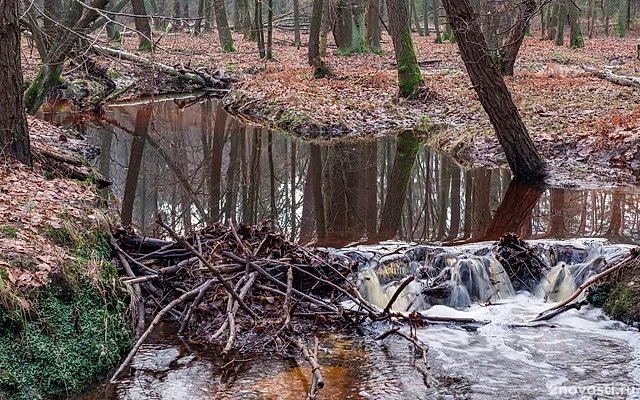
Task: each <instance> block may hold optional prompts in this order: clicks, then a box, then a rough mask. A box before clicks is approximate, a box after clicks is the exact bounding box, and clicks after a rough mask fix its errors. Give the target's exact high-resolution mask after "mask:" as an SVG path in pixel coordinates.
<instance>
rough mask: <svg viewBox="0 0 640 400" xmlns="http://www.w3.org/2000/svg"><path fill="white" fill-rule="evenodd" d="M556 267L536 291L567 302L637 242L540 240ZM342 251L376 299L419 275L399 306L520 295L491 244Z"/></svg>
mask: <svg viewBox="0 0 640 400" xmlns="http://www.w3.org/2000/svg"><path fill="white" fill-rule="evenodd" d="M532 245H533V246H538V248H540V249H541V251H542V257H543V258H544V259H545V261H549V263H550V264H549V265H552V267H551V268H550V269H549V270H547V271H545V277H543V278H542V279H541V281H540V282H539V284H538V286H537V288H536V290H535V295H537V296H538V297H541V298H544V299H545V300H547V301H555V302H557V301H563V300H565V299H567V298H568V297H569V296H571V294H573V293H574V292H575V290H576V288H577V287H578V286H579V285H581V284H582V283H584V282H585V281H586V280H587V279H589V278H590V277H591V276H593V275H595V274H597V273H600V272H602V271H603V270H604V269H605V268H606V267H607V266H608V265H610V264H611V263H614V262H616V261H618V260H620V259H622V258H623V257H625V256H626V255H627V254H628V253H629V249H630V247H632V246H626V245H606V244H605V243H603V242H602V241H588V242H579V241H577V240H576V241H565V242H560V241H556V242H549V241H545V242H542V241H540V242H534V243H532ZM387 246H389V245H386V246H385V247H383V248H378V249H376V248H375V247H366V248H364V249H356V250H354V249H350V250H348V251H345V250H343V251H340V250H338V251H337V252H336V253H337V254H338V255H339V256H343V257H348V258H350V259H351V260H354V261H356V263H357V264H358V266H359V268H358V269H359V272H358V273H357V279H356V282H357V285H358V287H359V289H360V291H361V293H362V294H363V296H365V298H367V299H368V300H369V301H370V302H371V303H372V304H375V305H376V306H378V307H380V308H384V307H385V306H386V305H387V303H388V302H389V300H390V299H391V297H392V296H393V294H394V293H395V292H396V290H397V288H398V286H399V285H400V283H401V281H402V280H403V279H404V278H405V277H406V276H409V275H414V276H415V277H416V278H418V279H416V280H415V281H413V282H412V283H411V284H410V285H408V286H407V287H406V288H405V289H404V290H403V292H402V294H401V295H400V297H399V298H398V299H397V300H396V302H395V303H394V306H393V309H394V311H414V310H415V311H419V310H424V309H427V308H429V307H431V306H433V305H445V306H449V307H453V308H457V309H464V308H467V307H468V306H470V305H471V304H473V303H486V302H496V301H497V300H501V299H506V298H508V297H512V296H514V295H515V290H514V287H513V285H512V283H511V281H510V279H509V276H508V274H507V272H506V271H505V269H504V267H503V265H502V264H501V263H500V262H499V261H498V259H496V257H495V256H494V254H493V253H492V251H491V248H490V247H489V246H488V245H487V246H485V247H480V245H479V244H476V245H474V246H461V247H458V248H435V247H426V246H413V247H411V246H408V245H406V244H405V245H402V246H398V247H397V248H395V249H394V248H389V247H387Z"/></svg>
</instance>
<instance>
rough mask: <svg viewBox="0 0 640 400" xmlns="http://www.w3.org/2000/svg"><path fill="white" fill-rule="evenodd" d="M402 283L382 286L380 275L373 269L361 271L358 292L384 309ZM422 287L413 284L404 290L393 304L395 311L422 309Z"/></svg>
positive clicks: (418, 284) (415, 283)
mask: <svg viewBox="0 0 640 400" xmlns="http://www.w3.org/2000/svg"><path fill="white" fill-rule="evenodd" d="M399 286H400V281H396V282H392V283H389V284H387V285H384V286H383V285H381V284H380V279H379V278H378V274H377V273H376V272H375V271H374V270H373V269H367V270H364V271H361V272H360V274H359V277H358V290H360V292H361V294H362V295H363V296H364V297H365V298H366V299H367V300H368V301H369V302H370V303H371V304H374V305H376V306H378V307H380V308H384V307H386V306H387V304H388V303H389V300H391V297H393V295H394V293H395V292H396V291H397V290H398V287H399ZM421 289H422V285H421V284H420V283H418V282H415V281H414V282H411V283H410V284H409V285H408V286H407V287H405V288H404V290H403V291H402V293H401V294H400V296H398V298H397V299H396V301H395V302H394V303H393V306H392V307H391V309H392V310H393V311H414V310H417V309H420V308H421V306H422V301H420V299H419V298H418V296H419V294H420V290H421Z"/></svg>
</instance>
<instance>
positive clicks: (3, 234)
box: [0, 225, 18, 239]
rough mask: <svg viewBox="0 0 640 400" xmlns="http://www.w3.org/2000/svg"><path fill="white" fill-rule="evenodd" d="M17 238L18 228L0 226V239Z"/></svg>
mask: <svg viewBox="0 0 640 400" xmlns="http://www.w3.org/2000/svg"><path fill="white" fill-rule="evenodd" d="M17 237H18V228H16V227H15V226H10V225H0V238H7V239H15V238H17Z"/></svg>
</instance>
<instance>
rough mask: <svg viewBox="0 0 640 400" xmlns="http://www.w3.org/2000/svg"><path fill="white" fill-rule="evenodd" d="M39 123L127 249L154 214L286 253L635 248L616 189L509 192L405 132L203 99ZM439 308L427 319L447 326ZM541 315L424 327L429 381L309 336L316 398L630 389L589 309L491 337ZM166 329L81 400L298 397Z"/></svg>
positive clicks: (491, 176) (383, 351) (528, 310)
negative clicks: (70, 147)
mask: <svg viewBox="0 0 640 400" xmlns="http://www.w3.org/2000/svg"><path fill="white" fill-rule="evenodd" d="M42 117H43V118H45V119H49V120H52V121H55V122H57V123H60V124H63V125H65V126H69V127H74V128H75V129H76V130H78V131H79V132H81V133H82V134H83V135H84V136H85V137H86V139H87V141H88V142H89V143H90V144H92V145H93V146H95V147H96V148H99V149H100V151H99V155H98V156H95V157H93V160H92V161H93V162H94V164H95V165H96V167H97V168H99V169H100V171H101V172H102V173H103V174H104V175H105V176H106V177H108V178H109V179H110V180H111V181H112V182H113V186H112V188H111V189H110V190H109V191H105V193H104V195H105V197H106V198H107V199H109V201H110V202H112V204H115V205H117V206H118V207H119V208H120V210H121V215H122V220H123V222H125V223H126V224H131V225H133V226H134V227H135V229H136V230H137V231H138V232H139V233H140V234H144V235H150V236H158V235H159V231H158V230H157V227H156V226H155V223H154V218H155V215H156V214H157V213H158V212H162V213H164V215H165V216H166V219H167V220H168V223H169V224H170V225H171V226H172V227H173V228H174V229H175V230H176V231H178V232H188V231H191V230H193V229H197V228H200V227H202V226H203V225H204V224H206V223H208V222H212V221H218V220H220V221H223V222H226V221H233V222H239V223H246V224H254V223H257V222H259V221H263V220H269V221H271V222H270V223H271V225H272V227H273V228H274V229H275V230H277V231H281V232H284V233H286V235H287V236H288V237H289V238H290V239H291V240H295V241H298V242H300V243H311V244H313V245H317V246H329V247H334V248H343V247H345V246H349V245H353V244H354V243H360V244H363V243H364V244H377V243H380V242H384V241H389V240H395V241H402V242H419V243H436V244H438V245H442V246H447V247H450V246H464V245H469V244H473V243H476V244H477V243H483V242H487V243H489V244H490V243H491V241H494V240H495V239H498V238H499V237H500V236H502V235H503V234H504V233H506V232H517V233H518V234H519V235H520V236H521V237H522V238H526V239H535V240H541V241H547V240H549V241H550V240H555V239H572V238H581V239H583V240H587V241H588V240H595V239H598V240H605V241H607V242H609V243H615V244H620V245H625V244H629V245H630V244H639V243H640V194H639V193H638V191H636V190H634V189H632V188H628V189H624V190H580V189H576V188H548V187H543V186H530V185H521V184H517V183H515V182H512V181H511V177H510V174H509V171H506V170H501V169H486V168H476V169H470V170H469V169H463V168H461V167H460V166H458V165H457V164H456V163H455V162H454V161H453V160H451V159H450V158H448V157H446V156H444V155H442V154H439V153H437V152H435V151H433V150H432V149H430V148H428V147H425V146H423V145H422V144H421V143H420V141H419V140H417V139H416V138H414V137H413V136H412V135H411V134H410V133H405V134H403V135H400V136H398V137H387V136H383V137H376V138H372V139H369V140H357V141H356V140H342V141H338V142H327V143H319V142H313V143H310V142H305V141H300V140H297V139H295V138H292V137H290V136H288V135H284V134H281V133H277V132H269V131H266V130H264V129H262V128H261V127H259V126H253V125H251V124H247V123H245V122H244V121H242V120H239V119H237V118H235V117H233V116H231V115H229V114H227V113H226V111H225V110H224V109H223V108H221V107H220V105H219V104H218V103H217V102H216V101H214V100H203V101H198V102H194V103H191V102H189V101H188V100H185V99H181V100H165V101H157V102H153V103H142V104H133V105H122V106H116V107H110V108H108V110H107V113H106V114H105V115H104V116H103V117H101V118H99V119H98V118H95V117H88V116H85V115H74V114H67V113H64V112H63V113H48V114H44V115H42ZM96 154H98V152H97V151H96ZM89 155H90V154H89ZM438 307H443V306H436V307H434V308H435V310H434V312H436V314H437V313H438V312H440V313H461V311H459V310H455V309H451V308H444V309H442V308H438ZM545 307H546V305H545V304H544V302H543V300H541V299H538V298H532V297H530V296H526V295H523V294H519V295H517V296H515V297H513V298H510V299H508V300H506V301H505V302H504V304H498V305H494V306H489V307H482V306H480V305H478V304H475V305H472V306H471V307H470V308H469V309H467V310H465V311H464V313H465V314H466V315H473V316H474V317H482V318H483V319H486V320H489V321H491V323H490V324H489V325H487V327H485V328H482V329H479V330H474V331H467V330H464V329H460V328H456V327H448V326H434V327H430V328H427V329H425V330H424V332H421V333H420V335H421V338H422V339H424V341H425V342H426V343H428V344H429V345H430V348H431V351H430V356H431V357H432V360H431V364H432V365H431V366H432V370H431V372H432V373H431V375H430V376H429V377H428V378H425V377H424V376H423V375H422V374H420V373H419V372H418V371H417V370H416V369H415V368H413V366H412V363H413V362H415V356H414V354H413V352H412V351H410V349H409V348H407V346H406V344H404V343H402V342H395V341H390V342H389V343H385V344H382V345H380V344H378V343H373V342H369V341H368V340H366V339H362V337H344V336H340V335H335V334H331V333H326V334H325V335H323V336H322V337H321V338H320V339H321V341H320V342H321V345H320V348H321V350H322V351H321V364H322V368H323V373H324V374H325V379H326V380H327V386H326V389H324V391H323V395H324V396H325V397H323V398H354V399H359V398H389V399H394V398H416V399H420V398H425V399H426V398H487V399H488V398H494V397H492V396H494V393H495V391H496V390H499V391H500V392H501V393H504V394H505V396H506V397H505V398H507V397H518V398H557V396H556V394H557V393H554V390H556V391H557V390H560V389H564V390H567V391H569V390H573V389H574V387H575V388H579V387H601V388H610V387H613V389H612V390H614V389H615V390H617V389H620V390H627V392H625V395H626V394H629V390H630V388H636V387H638V383H639V380H640V370H638V357H640V347H639V346H638V339H637V332H633V331H632V330H630V328H629V327H627V326H626V325H623V324H620V323H617V322H613V321H610V320H608V319H607V318H606V317H605V316H604V315H603V314H602V312H601V311H600V310H599V309H589V310H588V311H586V312H581V313H578V312H575V313H571V314H568V315H567V316H566V317H563V318H561V319H559V320H558V322H557V325H558V327H557V328H554V329H551V328H543V329H535V330H534V329H528V330H513V329H510V328H509V327H508V325H509V324H508V323H507V322H509V323H510V322H513V321H519V320H526V318H527V317H530V316H532V315H535V314H536V313H537V312H538V311H540V310H542V309H544V308H545ZM367 329H372V330H376V329H381V328H380V327H377V326H371V327H370V328H367ZM176 330H177V328H176V327H175V326H174V325H173V324H171V323H166V324H164V325H162V326H161V329H159V330H158V333H157V334H156V335H155V336H154V337H153V338H152V339H151V340H149V341H148V343H147V344H145V346H144V347H143V349H142V350H141V352H140V353H139V355H138V356H137V357H136V360H135V361H134V365H133V369H132V373H131V375H130V376H129V377H127V378H126V379H124V380H123V381H121V382H119V383H118V384H117V385H106V386H104V385H103V386H99V387H96V388H95V390H94V391H92V392H91V393H88V394H86V395H84V396H81V397H80V398H81V399H143V398H157V399H210V398H220V399H224V398H255V399H262V398H264V399H271V398H274V399H276V398H283V399H299V398H303V397H304V393H306V391H307V390H308V387H309V384H310V382H309V381H308V377H309V371H308V367H307V366H306V365H305V364H304V363H303V362H302V361H301V360H296V359H294V358H292V359H290V360H283V359H282V358H279V357H278V358H268V357H265V358H263V359H255V358H252V359H247V360H243V359H242V356H241V355H238V359H237V360H236V362H234V363H232V364H227V360H220V359H219V358H218V357H217V354H218V353H219V352H218V351H216V349H212V348H209V347H207V346H203V345H200V344H197V343H189V342H180V341H177V342H176V340H175V339H174V337H175V336H174V333H175V331H176ZM636 331H637V330H636ZM541 343H543V344H542V345H541ZM616 385H618V386H619V387H618V386H616ZM614 386H615V387H614ZM558 388H560V389H558ZM576 390H577V389H576ZM603 390H604V389H603ZM560 394H561V393H560ZM631 396H634V395H633V394H631ZM574 397H575V396H574ZM600 398H620V397H619V396H615V395H614V396H610V397H607V396H602V397H600Z"/></svg>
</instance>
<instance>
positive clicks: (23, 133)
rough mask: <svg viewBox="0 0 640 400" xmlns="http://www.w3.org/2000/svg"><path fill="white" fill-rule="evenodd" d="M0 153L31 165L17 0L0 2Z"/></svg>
mask: <svg viewBox="0 0 640 400" xmlns="http://www.w3.org/2000/svg"><path fill="white" fill-rule="evenodd" d="M0 43H2V45H1V46H0V76H2V77H3V79H4V80H5V83H4V85H3V88H2V90H0V110H2V111H1V112H0V151H1V152H2V153H3V154H8V155H10V156H12V157H14V158H15V159H16V160H18V161H20V162H22V163H24V164H26V165H31V148H30V146H29V129H28V128H27V118H26V115H25V113H24V106H23V104H22V69H21V67H20V23H19V20H18V0H0Z"/></svg>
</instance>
